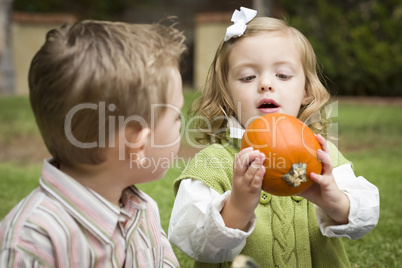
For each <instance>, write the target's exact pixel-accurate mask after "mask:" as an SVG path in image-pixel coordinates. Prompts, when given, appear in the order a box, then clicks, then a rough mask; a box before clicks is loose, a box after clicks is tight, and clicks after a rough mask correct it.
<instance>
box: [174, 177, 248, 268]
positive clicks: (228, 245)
mask: <svg viewBox="0 0 402 268" xmlns="http://www.w3.org/2000/svg"><path fill="white" fill-rule="evenodd" d="M229 196H230V191H228V192H226V193H224V194H223V195H220V194H219V193H218V192H216V191H215V190H213V189H212V188H210V187H208V186H207V185H206V184H204V183H203V182H201V181H198V180H193V179H185V180H182V182H181V183H180V187H179V191H178V193H177V196H176V200H175V204H174V207H173V211H172V215H171V218H170V224H169V232H168V234H169V240H170V242H171V243H172V244H174V245H175V246H177V247H178V248H179V249H180V250H181V251H183V252H184V253H186V254H187V255H188V256H190V257H191V258H193V259H195V260H197V261H203V262H210V263H222V262H226V261H232V260H233V259H234V257H236V256H237V255H238V254H239V253H240V252H241V250H242V249H243V247H244V245H245V243H246V238H247V237H248V236H249V235H250V234H251V232H252V231H253V230H254V227H255V222H256V218H255V215H254V216H253V218H252V220H251V222H250V226H249V229H248V230H246V231H241V230H238V229H231V228H227V227H226V226H225V223H224V221H223V219H222V217H221V215H220V211H221V209H222V208H223V206H224V204H225V202H226V200H227V199H228V197H229Z"/></svg>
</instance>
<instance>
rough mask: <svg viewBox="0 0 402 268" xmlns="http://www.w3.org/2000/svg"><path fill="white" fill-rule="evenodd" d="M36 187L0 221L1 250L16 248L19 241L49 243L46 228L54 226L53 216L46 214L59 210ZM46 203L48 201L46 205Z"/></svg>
mask: <svg viewBox="0 0 402 268" xmlns="http://www.w3.org/2000/svg"><path fill="white" fill-rule="evenodd" d="M46 199H48V197H47V196H46V194H45V193H44V192H43V191H41V189H40V188H39V187H38V188H36V189H34V190H33V191H32V192H31V193H30V194H29V195H28V196H26V197H25V198H24V199H22V200H21V201H20V202H19V203H18V204H17V205H16V206H15V207H14V208H13V209H12V210H11V211H10V212H9V213H8V214H7V215H6V216H5V217H4V218H3V219H2V221H1V223H0V241H1V242H0V244H1V247H0V248H1V250H5V249H10V248H16V247H18V246H20V244H21V243H25V244H29V243H30V242H32V241H35V240H39V239H40V240H41V241H42V242H43V243H47V244H50V243H51V240H50V237H49V235H48V234H47V228H46V227H49V228H54V227H55V226H54V217H51V216H50V217H49V216H46V215H49V214H51V213H50V211H59V208H56V207H54V206H53V205H52V204H51V202H48V200H46ZM46 203H48V204H47V205H46Z"/></svg>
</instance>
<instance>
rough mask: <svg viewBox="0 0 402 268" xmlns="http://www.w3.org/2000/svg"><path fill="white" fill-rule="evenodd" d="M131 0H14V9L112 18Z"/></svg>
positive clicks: (82, 16)
mask: <svg viewBox="0 0 402 268" xmlns="http://www.w3.org/2000/svg"><path fill="white" fill-rule="evenodd" d="M130 2H133V1H129V0H69V1H66V0H14V7H13V9H14V10H17V11H25V12H68V13H72V14H74V15H76V16H77V17H80V18H93V19H111V18H113V17H114V16H115V15H116V14H119V13H121V12H122V11H124V10H125V8H127V7H128V6H129V4H130Z"/></svg>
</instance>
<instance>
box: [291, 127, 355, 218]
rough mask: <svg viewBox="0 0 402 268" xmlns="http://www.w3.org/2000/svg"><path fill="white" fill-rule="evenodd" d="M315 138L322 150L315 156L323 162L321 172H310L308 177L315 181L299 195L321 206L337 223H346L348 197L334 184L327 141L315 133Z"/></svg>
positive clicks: (348, 205)
mask: <svg viewBox="0 0 402 268" xmlns="http://www.w3.org/2000/svg"><path fill="white" fill-rule="evenodd" d="M316 137H317V140H318V142H319V143H320V145H321V147H322V148H323V150H321V149H319V150H318V151H317V156H318V158H319V159H320V160H321V162H322V164H323V169H322V173H321V175H320V174H316V173H313V172H312V173H311V174H310V178H311V179H312V180H313V181H314V182H316V183H315V184H314V185H313V186H311V187H310V188H308V189H307V190H305V191H303V192H302V193H300V194H299V195H300V196H302V197H304V198H306V199H307V200H309V201H311V202H313V203H314V204H316V205H317V206H319V207H320V208H322V209H323V210H324V211H325V212H326V213H327V214H328V216H330V217H331V218H332V219H333V220H334V221H335V222H337V223H339V224H346V223H348V215H349V207H350V203H349V198H348V197H347V196H346V194H344V193H343V192H342V191H341V190H339V188H338V186H337V185H336V182H335V179H334V176H333V175H332V161H331V152H330V150H329V146H328V143H327V141H326V140H325V139H324V138H323V137H322V136H321V135H317V136H316Z"/></svg>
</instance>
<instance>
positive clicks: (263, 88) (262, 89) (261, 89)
mask: <svg viewBox="0 0 402 268" xmlns="http://www.w3.org/2000/svg"><path fill="white" fill-rule="evenodd" d="M265 91H274V88H273V87H272V85H269V84H262V85H260V86H259V88H258V92H259V93H263V92H265Z"/></svg>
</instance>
